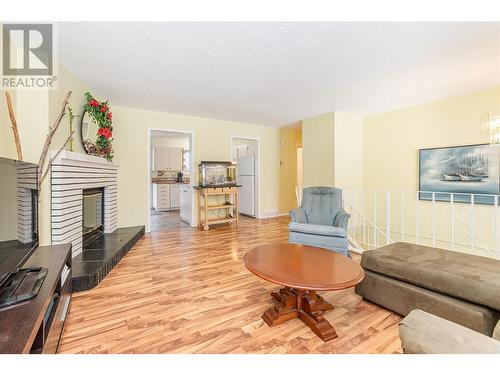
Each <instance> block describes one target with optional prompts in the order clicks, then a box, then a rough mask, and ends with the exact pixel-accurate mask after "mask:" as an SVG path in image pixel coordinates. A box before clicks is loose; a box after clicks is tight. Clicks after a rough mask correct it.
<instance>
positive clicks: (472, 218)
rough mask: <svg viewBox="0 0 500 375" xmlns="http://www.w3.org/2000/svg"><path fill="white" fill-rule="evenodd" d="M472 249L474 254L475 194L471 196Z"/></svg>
mask: <svg viewBox="0 0 500 375" xmlns="http://www.w3.org/2000/svg"><path fill="white" fill-rule="evenodd" d="M470 211H471V212H470V213H471V215H470V249H471V251H472V252H474V241H475V239H474V228H475V225H474V194H471V196H470Z"/></svg>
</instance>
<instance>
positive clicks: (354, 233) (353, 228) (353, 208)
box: [352, 189, 356, 238]
mask: <svg viewBox="0 0 500 375" xmlns="http://www.w3.org/2000/svg"><path fill="white" fill-rule="evenodd" d="M352 237H353V238H356V189H352Z"/></svg>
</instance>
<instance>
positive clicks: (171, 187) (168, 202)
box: [153, 184, 180, 211]
mask: <svg viewBox="0 0 500 375" xmlns="http://www.w3.org/2000/svg"><path fill="white" fill-rule="evenodd" d="M153 207H154V208H155V209H156V210H158V211H169V210H178V209H179V207H180V185H179V184H153Z"/></svg>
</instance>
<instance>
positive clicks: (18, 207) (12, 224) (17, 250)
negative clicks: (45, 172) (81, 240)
mask: <svg viewBox="0 0 500 375" xmlns="http://www.w3.org/2000/svg"><path fill="white" fill-rule="evenodd" d="M37 246H38V190H37V166H36V165H35V164H30V163H25V162H20V161H16V160H11V159H5V158H0V286H1V285H2V284H3V283H4V282H5V281H6V280H7V279H8V277H9V276H10V275H11V274H12V273H15V272H17V271H18V270H19V269H20V268H21V267H22V265H23V264H24V263H25V262H26V260H27V259H28V258H29V256H30V255H31V254H32V253H33V251H35V249H36V248H37Z"/></svg>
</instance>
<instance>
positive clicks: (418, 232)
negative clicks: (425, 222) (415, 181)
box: [415, 192, 420, 245]
mask: <svg viewBox="0 0 500 375" xmlns="http://www.w3.org/2000/svg"><path fill="white" fill-rule="evenodd" d="M419 195H420V192H417V195H416V199H417V202H416V204H417V207H416V210H415V211H416V223H415V236H416V242H417V245H419V244H420V220H419V219H420V199H419Z"/></svg>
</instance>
